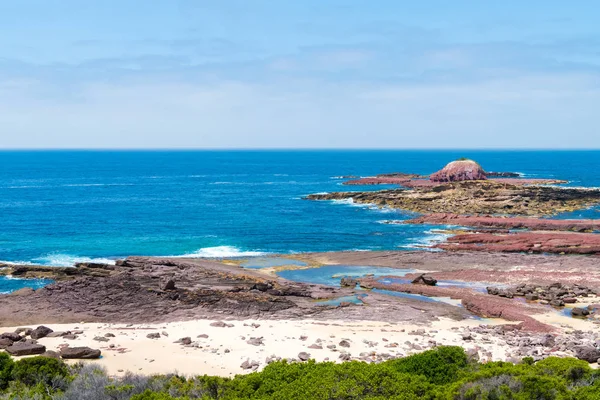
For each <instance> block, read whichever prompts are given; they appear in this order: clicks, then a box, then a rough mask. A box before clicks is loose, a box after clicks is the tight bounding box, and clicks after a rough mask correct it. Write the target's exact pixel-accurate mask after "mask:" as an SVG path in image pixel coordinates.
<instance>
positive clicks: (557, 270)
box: [0, 252, 600, 368]
mask: <svg viewBox="0 0 600 400" xmlns="http://www.w3.org/2000/svg"><path fill="white" fill-rule="evenodd" d="M288 257H289V256H288ZM293 258H294V259H297V260H303V261H306V262H307V264H309V265H312V266H316V265H340V264H341V265H373V266H376V265H380V266H387V267H392V268H410V269H412V270H415V271H421V272H414V273H413V274H409V275H407V276H406V278H405V279H408V283H398V284H394V283H391V284H390V283H385V279H386V277H385V276H380V277H371V276H363V277H359V278H357V279H356V281H354V282H351V281H349V280H346V281H344V282H343V284H340V286H339V287H335V286H322V285H313V284H302V283H297V282H291V281H287V280H285V279H281V278H278V277H276V276H274V275H273V274H269V273H266V272H263V271H260V270H247V269H243V268H240V267H239V266H237V265H234V264H232V263H231V262H229V261H226V260H224V261H223V262H216V261H209V260H201V259H187V260H186V259H165V258H150V257H130V258H128V259H126V260H121V261H118V262H117V265H114V266H106V269H102V268H100V266H99V265H95V266H94V268H89V266H83V265H81V266H79V267H77V268H73V269H72V270H69V272H68V278H65V279H62V280H58V281H57V282H56V283H54V284H52V285H49V286H47V287H46V288H43V289H38V290H35V291H34V290H21V291H19V292H15V293H13V294H10V295H1V296H0V299H1V300H2V302H3V307H2V309H1V310H0V324H1V325H2V326H24V325H32V324H41V323H43V324H58V323H62V324H65V323H67V324H68V323H71V324H81V322H82V321H85V322H86V323H94V322H96V323H104V324H106V323H109V324H115V323H128V324H136V323H137V324H165V323H166V324H171V323H176V322H178V321H199V320H202V321H206V320H224V321H226V322H225V323H224V325H227V324H229V322H227V321H228V320H235V319H237V320H239V319H255V320H257V321H273V322H272V323H275V321H284V320H285V321H287V320H293V321H299V323H300V322H301V321H305V320H307V319H310V320H313V321H322V323H323V324H328V323H329V321H332V320H344V321H348V322H350V321H354V323H355V324H356V326H357V327H360V326H363V325H364V324H367V322H365V321H373V322H374V323H375V322H377V321H381V322H385V323H390V324H394V323H400V324H402V323H404V324H407V323H410V324H418V325H421V326H423V327H424V330H423V332H424V333H423V334H422V335H421V336H423V337H426V336H427V332H429V330H431V329H433V328H431V326H437V325H436V324H438V323H436V322H435V321H439V320H440V319H448V320H453V321H455V322H454V323H453V326H455V327H457V329H456V330H455V331H454V332H455V333H456V336H457V337H458V338H459V344H460V343H461V341H462V343H463V344H464V345H468V346H470V347H473V348H474V349H475V351H476V352H478V353H479V356H480V357H482V358H489V359H491V358H492V357H491V356H490V354H491V353H490V351H492V350H491V348H488V347H487V345H490V346H492V345H493V346H500V348H502V349H506V351H505V355H504V356H498V355H496V356H495V357H494V359H497V357H500V359H504V360H508V359H509V358H510V357H521V356H533V357H535V358H543V357H546V356H549V355H555V354H562V355H573V356H577V357H579V358H582V359H591V357H593V356H594V355H595V353H594V351H596V350H597V345H596V344H595V343H596V341H598V340H600V335H599V334H598V332H599V331H598V326H599V325H600V319H599V318H598V317H599V316H600V314H598V311H597V308H594V307H595V306H594V307H592V305H593V303H590V304H591V305H589V306H588V305H586V303H582V304H583V305H580V304H575V305H573V307H574V306H577V307H579V308H586V309H588V310H590V313H589V314H588V315H586V316H585V318H584V319H581V318H574V317H572V316H561V317H559V316H558V314H557V316H555V317H556V318H557V320H556V321H558V322H559V323H558V325H557V324H556V323H555V322H552V321H553V320H552V318H554V317H552V318H550V317H548V315H549V314H551V313H552V312H553V311H552V308H548V307H550V305H545V304H544V303H543V302H541V301H543V300H544V298H543V297H544V296H546V294H544V293H545V292H544V290H545V291H546V292H547V291H548V290H549V289H543V288H544V287H546V286H544V285H547V286H549V285H551V284H548V283H547V282H548V281H549V280H551V281H556V282H570V283H569V285H571V286H562V284H561V288H566V290H563V292H565V293H562V292H561V293H560V299H562V300H563V302H565V303H566V302H570V301H571V300H570V298H569V296H571V295H572V296H575V298H576V299H580V300H576V301H577V302H580V301H582V302H583V301H588V302H589V301H596V302H600V300H596V299H597V297H595V296H596V294H598V293H599V292H600V263H598V262H597V260H593V259H592V258H589V257H581V256H571V257H565V256H556V257H551V256H538V255H522V254H514V255H507V256H498V254H497V253H485V252H482V253H472V252H467V253H465V252H456V253H430V252H366V253H365V252H341V253H309V254H299V255H296V256H293ZM296 267H297V268H300V267H298V266H296ZM19 268H25V269H26V267H22V266H21V267H19ZM290 268H292V266H290ZM304 268H315V267H310V266H309V267H304ZM90 269H92V270H102V271H104V272H102V274H95V275H94V276H90V275H88V274H89V273H90ZM78 270H80V272H77V271H78ZM20 271H22V272H23V270H22V269H20ZM37 272H39V271H35V268H33V267H32V271H29V272H28V273H25V275H30V274H34V275H35V273H37ZM43 273H44V274H47V273H48V272H47V271H46V270H43ZM423 273H426V274H427V275H426V276H431V277H432V280H428V279H419V277H421V278H422V274H423ZM57 274H58V276H62V277H64V275H65V272H64V271H62V270H60V269H59V270H57ZM45 276H46V277H47V275H45ZM387 278H389V277H387ZM342 279H343V277H341V278H340V280H342ZM410 280H414V281H415V283H412V284H411V283H410ZM450 281H453V282H462V283H461V284H460V285H459V286H444V284H445V282H450ZM482 281H486V282H490V283H489V288H490V289H489V290H488V291H487V292H485V293H482V292H479V291H477V290H474V289H472V288H469V285H472V284H479V283H480V282H482ZM519 281H522V282H526V284H525V283H524V284H523V285H521V286H511V287H506V286H494V283H493V282H497V284H500V283H502V282H511V283H513V284H515V283H514V282H519ZM352 283H354V285H352ZM356 283H358V284H359V285H360V286H362V289H361V288H358V287H356V288H355V287H354V286H355V285H356ZM423 283H425V284H423ZM432 283H433V286H430V284H432ZM440 285H442V286H440ZM577 285H585V287H583V286H577ZM494 287H498V288H500V289H499V290H498V291H496V290H495V289H494ZM374 289H382V290H383V291H382V292H378V291H376V290H374ZM529 289H531V290H532V291H537V292H539V296H538V299H537V301H534V302H525V301H521V300H520V294H523V295H526V294H527V293H526V292H527V291H528V290H529ZM507 290H508V291H507ZM584 290H585V292H586V293H585V297H583V295H584V293H583V291H584ZM503 291H504V292H503ZM389 292H398V293H407V294H414V295H422V296H426V297H427V298H430V299H432V300H433V301H422V300H420V299H419V298H411V297H394V296H390V295H389V294H388V293H389ZM361 293H362V294H363V295H364V294H365V293H367V294H368V297H366V298H363V304H362V305H354V304H350V303H344V302H340V303H339V305H337V306H326V307H324V306H320V305H319V302H318V300H322V299H335V298H343V297H345V296H349V295H357V294H361ZM507 293H511V294H512V296H511V295H507ZM437 298H453V299H457V300H458V301H459V303H461V304H462V307H457V306H455V305H451V304H448V303H445V302H442V301H435V299H437ZM523 300H524V296H523ZM571 304H572V303H567V304H566V305H567V306H571ZM563 307H565V306H563ZM473 315H476V316H478V317H482V318H492V319H493V320H495V321H496V322H495V323H493V324H491V325H490V323H488V322H485V321H486V320H482V321H481V323H480V325H477V324H475V325H473V322H474V320H473ZM548 318H550V319H548ZM490 321H492V320H490ZM570 321H572V322H570ZM258 324H261V323H260V322H258ZM432 324H433V325H432ZM496 325H498V326H496ZM49 326H54V325H49ZM584 326H585V327H587V329H583V330H582V327H584ZM428 327H429V328H428ZM357 329H359V328H357ZM436 329H438V328H436ZM453 329H454V328H453ZM415 331H420V330H419V329H415ZM578 332H579V333H578ZM593 332H596V333H593ZM398 334H399V333H398ZM448 334H449V333H447V334H446V335H448ZM274 337H277V336H274ZM394 337H395V336H394V335H393V334H392V333H389V339H390V340H394ZM460 338H462V339H460ZM28 340H29V339H28ZM62 340H65V339H62ZM396 341H397V340H396ZM67 343H68V341H67ZM192 343H193V340H192ZM83 344H85V345H86V346H88V347H89V343H88V342H84V343H83ZM493 346H492V347H493ZM595 346H596V347H595ZM259 347H260V346H259ZM250 348H252V346H250ZM419 348H420V349H426V348H430V346H425V347H424V346H423V345H420V344H419V343H418V342H411V345H410V349H411V351H419ZM103 351H104V350H103ZM304 351H306V350H304ZM314 351H315V350H314V349H308V351H307V353H308V354H312V352H314ZM378 351H379V352H381V353H382V354H384V349H381V350H378ZM503 351H504V350H503ZM377 354H378V353H377ZM403 354H404V353H403ZM348 359H365V358H361V357H360V356H359V355H353V356H349V358H348ZM378 359H379V358H378V356H376V355H375V356H374V358H372V359H371V361H376V360H378ZM365 360H366V359H365ZM259 364H260V365H265V364H263V363H262V362H261V363H259ZM238 368H239V367H238Z"/></svg>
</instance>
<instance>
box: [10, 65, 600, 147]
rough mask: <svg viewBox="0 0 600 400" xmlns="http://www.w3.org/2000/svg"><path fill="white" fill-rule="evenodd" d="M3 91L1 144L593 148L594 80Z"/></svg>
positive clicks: (598, 96) (597, 141)
mask: <svg viewBox="0 0 600 400" xmlns="http://www.w3.org/2000/svg"><path fill="white" fill-rule="evenodd" d="M11 85H13V86H11ZM14 85H15V83H14V82H13V83H10V84H9V86H8V88H9V89H10V88H12V87H14ZM2 88H3V89H2ZM6 88H7V85H6V83H5V84H0V126H2V131H1V133H0V147H4V148H6V147H58V148H77V147H143V148H152V147H205V148H206V147H210V148H214V147H253V148H270V147H317V148H319V147H321V148H322V147H348V148H366V147H372V148H387V147H390V148H391V147H394V148H415V147H462V148H464V147H521V148H527V147H529V148H531V147H536V148H542V147H579V148H581V147H584V148H585V147H600V136H599V135H597V134H596V130H595V126H597V125H598V118H597V117H596V109H597V104H599V102H600V90H599V89H598V87H597V78H596V76H594V75H581V74H578V75H564V74H562V75H544V76H539V75H536V76H528V75H523V76H519V77H515V78H512V79H502V80H490V81H484V82H472V83H462V84H458V83H455V84H437V85H431V84H429V85H417V84H403V85H400V84H394V85H390V84H374V83H365V84H357V83H354V84H348V83H346V84H341V83H340V84H332V83H324V82H321V81H317V80H312V81H288V82H278V83H277V84H274V83H271V84H266V83H264V84H249V83H243V82H236V81H221V82H218V83H212V84H202V85H201V84H183V83H176V82H171V81H168V80H167V81H164V82H163V83H157V82H155V81H151V82H146V83H135V84H134V83H129V84H124V83H119V84H110V83H103V84H88V85H84V86H82V87H79V88H78V89H77V92H76V95H75V96H74V97H72V98H66V99H60V98H56V97H54V96H48V97H44V96H39V93H45V92H52V90H50V89H49V88H47V87H45V86H44V85H43V84H41V83H38V84H37V85H33V86H32V83H31V82H26V85H25V86H24V87H21V89H23V90H20V91H18V95H17V96H14V94H13V93H12V90H7V89H6ZM567 138H568V140H567Z"/></svg>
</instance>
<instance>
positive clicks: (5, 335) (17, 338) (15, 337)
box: [0, 332, 23, 342]
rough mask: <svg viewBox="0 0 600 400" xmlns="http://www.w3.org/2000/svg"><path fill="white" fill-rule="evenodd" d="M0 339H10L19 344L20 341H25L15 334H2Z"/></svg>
mask: <svg viewBox="0 0 600 400" xmlns="http://www.w3.org/2000/svg"><path fill="white" fill-rule="evenodd" d="M0 339H10V340H12V341H13V342H18V341H19V340H21V339H23V337H22V336H21V335H19V334H18V333H15V332H4V333H2V334H0Z"/></svg>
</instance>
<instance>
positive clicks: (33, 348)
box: [6, 342, 46, 357]
mask: <svg viewBox="0 0 600 400" xmlns="http://www.w3.org/2000/svg"><path fill="white" fill-rule="evenodd" d="M45 351H46V346H42V345H41V344H34V343H23V342H18V343H15V344H13V345H12V346H9V347H7V348H6V352H7V353H8V354H10V355H11V356H15V357H21V356H33V355H36V354H42V353H44V352H45Z"/></svg>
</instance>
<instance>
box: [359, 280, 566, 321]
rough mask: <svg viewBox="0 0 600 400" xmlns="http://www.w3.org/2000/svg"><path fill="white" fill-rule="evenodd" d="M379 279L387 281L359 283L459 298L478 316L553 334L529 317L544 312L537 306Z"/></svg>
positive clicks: (406, 291) (459, 289) (475, 293)
mask: <svg viewBox="0 0 600 400" xmlns="http://www.w3.org/2000/svg"><path fill="white" fill-rule="evenodd" d="M380 279H386V277H380V278H373V277H370V278H363V279H360V284H361V286H362V285H363V284H366V285H368V286H369V287H371V288H375V289H383V290H389V291H396V292H404V293H413V294H420V295H424V296H434V297H449V298H452V299H460V300H461V303H462V305H463V307H464V308H465V309H467V310H468V311H470V312H471V313H473V314H475V315H478V316H480V317H485V318H503V319H505V320H507V321H520V322H521V324H520V326H521V327H522V328H523V329H525V330H529V331H532V332H552V331H554V330H555V328H554V327H552V326H550V325H547V324H544V323H542V322H539V321H537V320H536V319H534V318H533V317H531V314H536V313H540V312H542V310H543V309H542V308H541V307H542V306H540V305H537V304H525V303H519V302H516V301H515V300H512V299H509V298H500V297H495V296H489V295H486V294H482V293H478V292H475V291H473V290H469V289H465V288H456V287H439V286H428V285H412V284H403V283H384V282H381V281H380Z"/></svg>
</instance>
